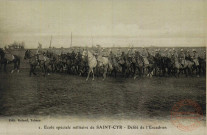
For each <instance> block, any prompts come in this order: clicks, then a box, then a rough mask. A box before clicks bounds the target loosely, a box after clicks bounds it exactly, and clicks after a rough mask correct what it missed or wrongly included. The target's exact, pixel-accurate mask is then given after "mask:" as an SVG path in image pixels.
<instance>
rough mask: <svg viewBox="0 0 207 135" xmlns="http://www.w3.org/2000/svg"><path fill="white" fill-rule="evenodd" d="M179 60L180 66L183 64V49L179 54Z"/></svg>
mask: <svg viewBox="0 0 207 135" xmlns="http://www.w3.org/2000/svg"><path fill="white" fill-rule="evenodd" d="M179 61H180V63H181V65H182V66H184V65H185V53H184V52H183V51H182V52H181V53H180V54H179Z"/></svg>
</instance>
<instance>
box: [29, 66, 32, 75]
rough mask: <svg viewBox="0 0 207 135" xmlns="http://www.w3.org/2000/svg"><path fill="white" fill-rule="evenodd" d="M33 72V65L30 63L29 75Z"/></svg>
mask: <svg viewBox="0 0 207 135" xmlns="http://www.w3.org/2000/svg"><path fill="white" fill-rule="evenodd" d="M32 73H33V66H32V65H30V71H29V76H31V75H32Z"/></svg>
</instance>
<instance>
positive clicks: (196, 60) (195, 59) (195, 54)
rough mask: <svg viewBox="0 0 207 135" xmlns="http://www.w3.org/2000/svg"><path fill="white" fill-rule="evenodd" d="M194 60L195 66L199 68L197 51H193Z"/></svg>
mask: <svg viewBox="0 0 207 135" xmlns="http://www.w3.org/2000/svg"><path fill="white" fill-rule="evenodd" d="M192 58H193V61H194V63H195V65H196V66H198V65H199V63H198V53H197V52H196V51H193V56H192Z"/></svg>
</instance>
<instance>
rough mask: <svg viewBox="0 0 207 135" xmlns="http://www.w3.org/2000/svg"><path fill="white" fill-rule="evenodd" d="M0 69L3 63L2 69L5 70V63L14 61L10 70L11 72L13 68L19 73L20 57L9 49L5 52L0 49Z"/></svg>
mask: <svg viewBox="0 0 207 135" xmlns="http://www.w3.org/2000/svg"><path fill="white" fill-rule="evenodd" d="M0 57H1V59H0V69H1V66H2V65H4V71H5V72H7V70H6V66H7V64H10V63H14V67H13V69H12V71H11V73H13V72H14V71H15V70H17V72H18V73H19V68H20V57H19V56H17V55H13V54H12V53H10V52H9V51H7V52H5V51H4V50H2V49H0Z"/></svg>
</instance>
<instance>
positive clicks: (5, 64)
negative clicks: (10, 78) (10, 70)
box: [4, 62, 7, 72]
mask: <svg viewBox="0 0 207 135" xmlns="http://www.w3.org/2000/svg"><path fill="white" fill-rule="evenodd" d="M6 66H7V62H5V63H4V72H7V70H6Z"/></svg>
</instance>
